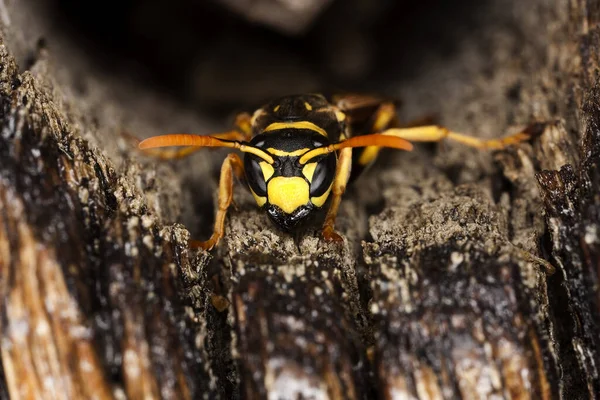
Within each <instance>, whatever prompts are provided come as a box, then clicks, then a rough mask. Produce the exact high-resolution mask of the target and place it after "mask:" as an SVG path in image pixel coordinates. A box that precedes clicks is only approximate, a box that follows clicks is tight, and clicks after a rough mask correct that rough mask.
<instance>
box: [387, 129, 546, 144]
mask: <svg viewBox="0 0 600 400" xmlns="http://www.w3.org/2000/svg"><path fill="white" fill-rule="evenodd" d="M382 135H390V136H396V137H399V138H402V139H405V140H409V141H412V142H439V141H440V140H442V139H449V140H453V141H455V142H458V143H462V144H464V145H466V146H469V147H475V148H477V149H495V150H499V149H503V148H505V147H508V146H511V145H513V144H517V143H520V142H524V141H526V140H529V139H531V137H532V136H534V135H535V133H534V132H533V131H531V130H529V129H526V130H525V131H523V132H518V133H515V134H512V135H508V136H505V137H502V138H499V139H479V138H476V137H473V136H469V135H465V134H462V133H458V132H453V131H451V130H449V129H448V128H445V127H443V126H438V125H429V126H420V127H414V128H392V129H388V130H386V131H384V132H382Z"/></svg>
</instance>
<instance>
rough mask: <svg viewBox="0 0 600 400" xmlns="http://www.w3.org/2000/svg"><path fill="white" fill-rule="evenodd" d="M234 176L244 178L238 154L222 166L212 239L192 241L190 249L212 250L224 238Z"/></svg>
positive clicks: (233, 154)
mask: <svg viewBox="0 0 600 400" xmlns="http://www.w3.org/2000/svg"><path fill="white" fill-rule="evenodd" d="M234 174H235V175H236V176H237V177H238V178H240V179H241V178H242V177H243V176H244V164H243V163H242V160H241V159H240V157H239V156H238V155H237V154H235V153H231V154H229V155H228V156H227V158H226V159H225V161H223V165H222V166H221V176H220V178H219V201H218V203H219V209H218V210H217V213H216V215H215V227H214V230H213V234H212V236H211V237H210V239H208V240H207V241H205V242H201V241H197V240H190V242H189V246H190V247H193V248H197V247H199V248H202V249H205V250H210V249H212V248H213V247H214V246H215V245H216V244H217V243H219V240H220V239H221V238H222V237H223V233H224V230H225V229H224V226H225V216H226V215H227V209H228V208H229V206H230V205H231V201H232V199H233V175H234Z"/></svg>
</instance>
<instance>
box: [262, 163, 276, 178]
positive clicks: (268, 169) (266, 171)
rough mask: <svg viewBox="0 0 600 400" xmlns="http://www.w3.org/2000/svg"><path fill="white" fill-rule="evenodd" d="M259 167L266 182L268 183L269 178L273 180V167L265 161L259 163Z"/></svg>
mask: <svg viewBox="0 0 600 400" xmlns="http://www.w3.org/2000/svg"><path fill="white" fill-rule="evenodd" d="M258 165H259V166H260V169H261V171H262V173H263V176H264V177H265V181H268V180H269V178H271V177H272V176H273V174H274V173H275V170H274V169H273V166H272V165H271V164H269V163H267V162H265V161H261V162H259V163H258Z"/></svg>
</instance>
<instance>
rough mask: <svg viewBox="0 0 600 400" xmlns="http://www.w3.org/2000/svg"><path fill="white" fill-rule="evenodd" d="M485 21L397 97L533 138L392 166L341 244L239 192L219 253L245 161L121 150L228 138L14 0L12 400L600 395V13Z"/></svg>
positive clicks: (586, 4)
mask: <svg viewBox="0 0 600 400" xmlns="http://www.w3.org/2000/svg"><path fill="white" fill-rule="evenodd" d="M333 3H334V4H333V6H334V7H333V8H332V10H333V11H332V12H331V13H330V15H329V16H326V17H324V18H325V20H324V21H325V22H326V24H325V25H326V26H327V27H330V29H331V30H332V36H334V37H335V33H334V30H335V29H337V28H335V27H336V26H337V27H339V26H340V24H339V22H338V25H336V24H335V22H336V21H338V20H336V12H337V11H339V10H340V9H339V8H335V6H337V4H338V3H336V2H333ZM359 3H360V1H358V0H357V1H356V2H353V3H352V4H359ZM467 3H468V2H467ZM323 4H325V2H323ZM406 4H409V3H408V2H406ZM465 4H466V3H465ZM339 7H341V6H339ZM382 7H383V6H382ZM473 7H474V8H477V12H475V13H474V15H475V16H476V17H477V18H476V19H477V24H476V28H475V29H474V30H473V31H469V32H470V34H468V35H461V34H458V33H456V32H459V31H460V30H461V28H462V27H461V26H459V25H458V24H456V23H454V20H453V19H452V18H453V17H452V15H448V16H447V18H445V22H444V23H443V24H442V25H440V26H443V27H445V28H447V29H450V28H451V30H449V32H451V33H450V34H449V35H450V36H453V35H457V36H456V38H457V39H456V41H454V42H452V49H451V51H449V52H448V53H447V54H438V53H435V54H432V55H428V54H427V52H426V51H425V52H423V50H420V51H421V52H420V53H419V52H415V53H411V52H410V51H409V50H410V49H411V47H410V46H409V47H405V48H404V49H405V50H407V52H406V53H405V54H407V55H405V56H404V57H405V58H402V59H398V58H396V59H394V57H397V56H394V55H392V54H389V56H390V58H389V60H390V66H389V68H391V69H392V71H391V72H389V70H388V72H387V73H386V74H383V75H382V76H383V77H384V78H381V79H383V80H384V84H385V87H386V91H387V94H390V95H393V96H397V97H400V98H402V99H403V100H404V104H403V108H402V111H401V116H402V117H403V118H404V119H406V120H408V119H411V118H417V117H422V116H424V115H429V114H431V113H436V114H437V118H438V119H439V121H440V122H441V123H443V124H444V125H446V126H449V127H451V128H452V129H455V130H458V131H464V132H466V133H473V134H476V135H478V136H485V137H494V136H501V135H503V134H506V133H510V132H515V131H517V130H518V129H523V127H525V126H528V125H530V124H531V123H532V122H543V124H540V125H537V128H538V132H537V133H538V134H537V135H536V136H535V137H534V138H533V139H532V140H531V141H530V142H528V143H523V144H519V145H517V146H515V147H512V148H509V149H506V150H502V151H496V152H492V153H484V152H477V151H476V150H473V149H465V148H462V147H460V146H459V145H455V144H452V143H443V144H440V145H435V146H426V145H421V146H417V149H416V150H415V151H414V152H412V153H406V154H399V153H397V152H392V151H387V152H384V154H382V156H381V159H380V160H378V162H377V164H376V165H375V166H374V167H373V168H372V169H370V170H369V171H367V172H366V173H365V175H364V176H362V177H361V178H360V179H359V180H358V181H357V182H356V184H355V185H354V186H353V187H351V188H349V190H348V192H347V193H346V195H345V197H344V201H343V203H342V207H341V211H340V215H339V217H338V221H337V229H338V230H339V231H340V232H341V233H342V234H343V236H344V242H343V243H342V244H341V245H338V244H329V243H325V242H324V241H323V240H322V239H321V238H320V236H319V227H318V224H317V225H315V226H314V227H309V228H307V229H305V230H304V231H302V232H297V233H296V234H293V235H290V234H286V233H283V232H280V231H279V230H277V229H276V228H275V227H274V226H273V225H271V224H270V223H269V221H268V218H267V216H266V215H264V214H263V213H261V212H260V211H259V210H257V208H256V205H255V203H254V200H253V198H252V196H250V195H249V194H248V193H247V192H245V191H244V190H243V189H242V188H241V185H239V184H236V187H235V194H234V200H235V207H234V208H233V209H232V210H231V211H230V212H229V214H228V218H227V224H226V235H225V237H224V239H223V240H222V242H221V244H220V245H219V247H218V248H217V249H215V250H214V251H212V252H204V251H196V250H190V249H188V247H187V244H186V243H187V240H188V239H189V238H190V236H193V237H194V239H200V240H202V239H204V238H205V236H207V235H208V234H209V233H210V231H211V218H212V213H213V210H214V206H213V204H214V202H215V201H216V198H215V195H214V193H215V189H216V179H215V173H216V172H217V171H218V168H219V165H220V162H221V161H222V159H223V157H224V154H223V153H221V152H211V153H209V152H206V153H204V154H206V155H205V156H204V157H202V156H195V157H194V158H193V159H189V160H182V161H180V162H176V163H163V164H157V163H156V162H155V161H154V160H151V159H148V158H146V157H143V156H142V155H140V154H139V153H137V152H136V150H135V149H134V148H133V147H132V146H131V144H130V143H129V142H128V141H126V140H124V139H123V137H122V135H121V134H122V133H123V132H124V131H130V132H134V133H136V134H140V135H147V136H150V135H152V134H159V133H164V132H173V131H177V130H182V131H187V130H192V131H195V132H198V131H200V132H211V131H223V130H226V129H228V128H227V127H226V126H224V123H222V121H221V122H216V121H214V120H211V119H209V118H208V117H207V116H206V115H202V114H201V113H196V112H192V111H189V110H188V109H187V108H186V107H182V103H181V102H180V101H177V100H175V99H174V98H173V97H170V96H168V95H166V94H164V92H161V91H159V90H156V89H154V88H151V87H148V86H146V85H143V84H141V83H140V81H139V80H135V79H134V80H132V81H131V80H127V79H124V77H123V76H122V74H120V73H114V74H112V73H111V71H110V70H107V69H106V68H105V67H102V66H99V65H95V64H94V62H93V59H92V58H90V57H89V55H88V54H86V52H85V51H83V50H82V48H81V47H79V45H78V44H76V43H75V42H73V41H72V38H69V37H68V35H66V34H65V31H62V30H61V28H60V27H58V26H56V25H55V24H54V23H53V22H51V18H50V17H45V15H50V14H46V13H45V12H44V10H45V9H44V8H43V6H41V5H39V4H36V3H35V2H33V1H22V2H3V1H0V21H1V23H2V30H1V36H0V110H1V113H2V114H1V117H0V127H1V130H0V135H1V137H0V317H1V318H0V332H1V335H2V336H1V337H2V340H1V341H0V360H1V362H0V399H5V398H6V399H8V398H11V399H30V398H32V399H33V398H57V399H62V398H65V399H66V398H92V397H96V398H102V399H105V398H106V399H111V398H132V399H137V398H166V399H182V398H183V399H185V398H189V399H195V398H210V399H212V398H250V399H252V398H300V397H301V396H302V397H301V398H332V399H353V398H363V399H364V398H386V399H387V398H389V399H393V398H410V399H451V398H465V399H471V398H491V397H498V398H519V399H527V398H545V399H546V398H547V399H549V398H568V399H574V398H578V399H579V398H598V397H599V393H600V376H599V369H600V366H599V365H598V361H599V360H600V354H599V352H600V350H599V349H600V325H599V323H598V321H599V320H600V319H599V317H600V289H599V287H600V286H599V281H598V275H599V274H600V236H599V235H600V233H599V232H600V173H599V171H598V165H599V163H600V91H599V89H598V88H599V87H600V86H599V83H600V82H599V78H598V76H599V75H598V71H600V69H599V66H600V65H599V56H598V55H599V54H600V49H599V48H598V46H599V45H600V30H599V29H598V26H599V25H598V22H599V21H600V7H599V6H598V5H597V4H596V3H595V2H593V1H586V0H576V1H567V0H554V1H547V0H535V1H533V0H532V1H528V2H527V3H526V4H525V2H519V1H517V0H515V1H502V0H490V1H488V2H482V3H481V4H480V5H478V6H477V7H475V6H473ZM382 9H383V8H382ZM34 10H35V11H36V12H34ZM290 12H293V11H290ZM383 14H384V13H381V14H377V15H376V16H373V17H372V18H374V20H377V18H383V17H384V15H383ZM344 15H346V14H344ZM373 15H375V14H373ZM419 15H421V16H422V15H423V14H419ZM327 18H331V20H329V19H327ZM442 19H444V18H442ZM328 21H331V22H332V23H331V25H329V23H328ZM362 21H363V22H362V23H365V22H364V20H362ZM342 25H343V24H342ZM315 29H316V30H317V32H328V31H327V30H326V28H323V26H322V25H318V26H317V27H316V28H315ZM323 29H325V30H323ZM339 29H341V31H340V30H336V31H335V32H337V34H340V32H345V29H348V28H347V27H344V28H343V29H342V28H339ZM398 29H400V30H392V31H390V32H388V33H386V35H387V36H386V37H387V38H388V40H389V43H388V44H387V47H386V49H387V48H393V47H394V43H395V40H396V39H397V40H398V41H401V40H402V39H401V37H400V36H401V35H400V33H402V30H401V29H402V28H398ZM357 32H358V31H357ZM40 37H42V38H44V40H43V41H39V40H38V39H39V38H40ZM364 40H365V41H366V42H365V43H368V40H369V38H368V37H366V38H364ZM316 42H319V43H321V36H319V38H318V39H315V43H316ZM244 43H245V42H244ZM286 43H287V42H286ZM335 43H337V42H333V44H331V43H330V45H331V46H334V47H336V46H337V45H336V44H335ZM353 43H354V42H348V43H345V44H344V45H345V46H347V49H349V50H348V51H350V52H351V50H352V49H353V47H352V45H353ZM425 44H427V41H426V40H425V39H422V41H421V42H418V43H413V46H415V47H419V46H424V45H425ZM157 46H159V44H157ZM232 46H234V47H232V49H231V51H232V53H235V52H236V51H240V52H242V51H243V49H241V47H243V46H242V45H239V46H240V47H235V45H232ZM265 46H268V45H265ZM367 47H368V46H367ZM347 49H346V50H347ZM346 50H343V49H342V50H340V51H341V53H340V54H342V55H343V54H348V52H346ZM157 51H158V50H157ZM390 53H393V51H392V52H390ZM336 54H337V53H336ZM368 54H370V53H368ZM157 57H158V56H157ZM274 57H275V56H274ZM274 59H277V58H274ZM282 59H283V58H282ZM215 60H217V61H215ZM229 61H230V59H229V58H228V57H225V58H224V59H223V60H220V59H218V58H216V59H210V60H208V61H206V60H205V61H202V62H206V63H212V62H216V63H217V64H215V65H223V66H225V67H224V68H225V71H229V72H230V70H228V69H227V66H228V65H230V64H229ZM261 61H264V60H261ZM251 62H252V61H249V63H251ZM282 62H284V61H282ZM288 62H290V63H293V62H292V61H288ZM411 62H414V63H415V65H412V66H411V67H410V68H412V75H411V77H412V78H411V79H410V80H406V78H400V77H399V76H398V75H399V73H396V72H394V71H396V70H395V69H394V68H396V67H397V68H398V71H400V67H398V65H404V64H407V63H411ZM219 63H221V64H219ZM202 65H204V64H202ZM265 68H267V67H265ZM200 70H202V68H200ZM208 70H212V67H210V68H208ZM191 71H196V72H198V69H193V68H192V69H191ZM303 71H304V72H306V70H303ZM345 71H346V70H345ZM356 71H358V70H356ZM403 71H406V69H403ZM346 72H347V71H346ZM346 72H344V71H341V72H340V74H341V76H343V77H344V78H347V77H348V76H349V75H347V74H346ZM191 73H192V74H193V73H194V72H191ZM356 73H357V74H358V73H359V72H356ZM240 74H243V72H240ZM306 74H307V76H312V75H310V74H311V73H310V72H306ZM190 76H191V75H190ZM188 78H189V76H188ZM190 79H191V78H190ZM232 79H234V80H235V78H232ZM370 79H371V80H372V81H373V82H374V83H373V86H371V87H377V84H376V83H375V82H377V80H378V79H379V78H377V77H373V76H371V78H370ZM323 80H326V78H323V77H322V76H319V77H316V78H315V80H310V79H309V81H310V82H312V83H314V82H316V81H320V82H323ZM197 82H206V81H203V80H202V79H200V80H199V81H197ZM312 83H311V84H309V85H306V86H305V87H306V88H307V89H306V90H309V89H308V88H309V87H310V86H311V85H312ZM248 85H249V86H243V85H242V86H240V87H239V89H240V93H242V96H243V93H248V92H251V90H246V91H245V90H244V89H248V88H253V87H254V86H252V84H251V83H248ZM217 86H218V85H217ZM380 87H381V86H380ZM276 89H277V90H280V89H281V90H284V89H285V87H284V88H279V87H278V88H276ZM213 90H215V92H214V93H218V88H217V89H213ZM273 90H275V89H273ZM265 91H266V92H269V91H270V89H265ZM275 91H276V90H275ZM228 96H229V95H224V97H223V98H222V99H225V100H224V102H223V103H221V105H222V104H224V103H226V102H227V101H228V100H227V99H229V97H228ZM250 96H251V95H250ZM209 97H210V96H209ZM190 98H192V99H194V98H195V95H194V94H192V96H190ZM188 230H190V231H191V232H192V234H191V235H190V232H189V231H188Z"/></svg>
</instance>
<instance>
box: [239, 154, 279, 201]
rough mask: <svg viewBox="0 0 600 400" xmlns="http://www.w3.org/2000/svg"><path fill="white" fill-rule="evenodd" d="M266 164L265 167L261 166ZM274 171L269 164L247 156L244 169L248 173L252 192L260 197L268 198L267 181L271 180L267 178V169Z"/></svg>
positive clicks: (247, 176)
mask: <svg viewBox="0 0 600 400" xmlns="http://www.w3.org/2000/svg"><path fill="white" fill-rule="evenodd" d="M261 164H264V165H261ZM269 168H271V170H272V169H273V167H271V166H270V165H269V164H267V163H266V162H264V161H262V160H261V161H259V160H257V159H256V158H254V157H251V156H246V157H245V160H244V169H245V171H246V179H247V180H248V185H250V188H252V191H254V193H256V194H257V195H258V196H266V195H267V182H266V179H268V178H270V177H271V176H270V175H269V177H268V178H267V177H265V171H264V170H265V169H269ZM267 172H268V171H267ZM271 175H272V173H271Z"/></svg>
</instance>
